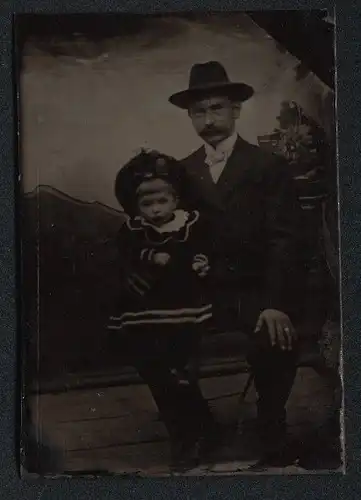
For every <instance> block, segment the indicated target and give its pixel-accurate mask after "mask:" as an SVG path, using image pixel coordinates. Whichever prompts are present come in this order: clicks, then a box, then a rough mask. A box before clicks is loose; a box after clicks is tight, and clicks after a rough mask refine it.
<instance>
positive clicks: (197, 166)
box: [188, 136, 252, 210]
mask: <svg viewBox="0 0 361 500" xmlns="http://www.w3.org/2000/svg"><path fill="white" fill-rule="evenodd" d="M251 149H252V146H250V145H249V144H248V143H247V142H246V141H244V140H243V139H242V138H241V137H239V136H238V139H237V142H236V144H235V146H234V149H233V151H232V154H231V156H230V157H229V158H228V161H227V164H226V166H225V168H224V170H223V172H222V174H221V176H220V178H219V179H218V182H217V183H214V181H213V179H212V176H211V173H210V170H209V167H208V165H206V164H205V159H206V153H205V148H204V147H202V148H200V149H199V150H198V151H196V153H194V155H192V160H191V162H190V163H189V164H188V172H189V174H190V176H191V177H192V179H193V182H194V183H195V184H196V186H197V188H198V192H199V193H200V195H201V196H202V198H203V199H204V200H205V201H206V202H207V203H210V204H211V205H212V206H214V207H216V208H218V209H220V210H224V209H225V208H226V206H227V201H228V200H229V199H230V195H231V193H232V191H233V190H234V189H235V188H236V187H237V185H238V184H239V182H240V180H242V179H244V178H245V177H246V175H248V173H249V172H250V171H251V170H252V169H251V167H252V153H251V152H250V150H251Z"/></svg>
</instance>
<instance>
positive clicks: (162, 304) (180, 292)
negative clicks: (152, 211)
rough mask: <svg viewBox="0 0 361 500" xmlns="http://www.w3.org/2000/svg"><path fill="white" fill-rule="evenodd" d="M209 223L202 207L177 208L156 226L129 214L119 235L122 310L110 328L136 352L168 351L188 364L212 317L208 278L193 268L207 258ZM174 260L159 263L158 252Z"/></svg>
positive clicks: (174, 362)
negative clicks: (167, 219)
mask: <svg viewBox="0 0 361 500" xmlns="http://www.w3.org/2000/svg"><path fill="white" fill-rule="evenodd" d="M209 238H210V234H209V227H208V224H207V223H206V222H205V221H204V220H203V219H202V217H201V215H200V214H199V212H198V211H192V212H186V211H184V210H176V211H175V213H174V217H173V219H172V220H171V221H170V222H168V223H167V224H165V225H164V226H162V227H161V228H156V227H154V226H152V225H150V224H149V223H148V222H146V221H145V220H144V219H143V218H141V217H135V218H133V219H127V221H126V222H125V223H124V225H123V227H122V228H121V230H120V231H119V235H118V247H119V252H120V259H121V269H122V273H121V274H122V276H121V279H120V281H121V284H122V286H121V292H120V295H119V306H118V307H117V313H115V314H114V315H113V316H111V317H110V318H109V324H108V329H109V330H111V331H112V332H113V334H114V335H117V333H119V334H120V335H124V334H125V337H124V342H125V344H126V345H125V346H124V348H125V349H127V350H128V351H129V349H130V351H131V352H132V355H133V356H138V357H139V356H141V357H142V356H146V357H147V356H151V357H154V356H167V357H168V359H169V361H170V365H173V366H176V365H177V364H178V365H182V364H184V360H185V359H186V358H187V357H188V355H189V350H190V349H192V347H191V346H192V345H193V346H195V345H196V344H197V341H198V340H197V339H199V333H200V332H201V331H202V330H203V328H204V325H205V324H207V322H208V321H209V320H210V318H211V316H212V305H211V304H210V302H209V300H208V298H207V293H206V281H207V280H206V278H202V277H200V276H198V274H197V273H196V271H195V270H194V269H193V267H194V263H195V261H197V260H207V258H208V255H207V253H208V251H209V247H210V245H209V244H208V241H209ZM159 252H161V253H167V254H169V255H170V261H169V262H168V263H167V264H166V265H165V266H160V265H157V264H155V263H154V262H153V260H152V258H153V256H154V253H159Z"/></svg>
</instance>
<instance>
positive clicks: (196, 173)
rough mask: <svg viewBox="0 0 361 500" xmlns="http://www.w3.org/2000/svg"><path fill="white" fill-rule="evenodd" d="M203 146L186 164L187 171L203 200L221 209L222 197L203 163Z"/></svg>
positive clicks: (204, 157) (204, 155)
mask: <svg viewBox="0 0 361 500" xmlns="http://www.w3.org/2000/svg"><path fill="white" fill-rule="evenodd" d="M205 159H206V153H205V148H204V147H202V148H200V149H199V150H198V151H197V152H196V153H195V155H194V156H193V158H192V162H191V163H190V164H189V165H188V167H189V168H188V173H189V174H190V176H191V177H192V180H193V182H194V183H195V185H196V188H197V190H198V192H199V194H200V195H201V196H202V198H203V200H205V201H206V202H207V203H209V204H211V205H212V206H214V207H216V208H218V209H222V199H221V196H220V193H219V191H218V186H217V185H216V184H215V183H214V182H213V179H212V176H211V173H210V170H209V167H208V165H206V164H205Z"/></svg>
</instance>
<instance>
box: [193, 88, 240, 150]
mask: <svg viewBox="0 0 361 500" xmlns="http://www.w3.org/2000/svg"><path fill="white" fill-rule="evenodd" d="M188 113H189V116H190V118H191V120H192V123H193V127H194V129H195V131H196V132H197V134H198V135H199V136H200V137H201V138H202V139H203V140H204V141H205V142H207V143H208V144H210V145H211V146H213V147H216V146H217V144H219V143H220V142H222V141H223V140H224V139H227V137H229V136H230V135H232V134H233V132H234V130H235V121H236V120H237V118H239V114H240V104H238V103H235V102H232V101H231V100H230V99H228V97H222V96H218V97H217V96H212V97H208V98H205V99H201V100H198V101H196V102H194V103H192V104H191V106H190V108H189V110H188Z"/></svg>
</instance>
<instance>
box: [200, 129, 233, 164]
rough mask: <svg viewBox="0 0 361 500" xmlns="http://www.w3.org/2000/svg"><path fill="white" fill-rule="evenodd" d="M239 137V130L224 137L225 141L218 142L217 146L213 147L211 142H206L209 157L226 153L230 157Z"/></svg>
mask: <svg viewBox="0 0 361 500" xmlns="http://www.w3.org/2000/svg"><path fill="white" fill-rule="evenodd" d="M237 138H238V135H237V132H233V134H232V135H230V136H229V137H227V139H224V141H222V142H220V143H219V144H217V146H216V148H213V147H212V146H211V145H210V144H207V143H205V151H206V156H207V158H212V157H214V156H215V155H216V156H218V155H225V156H227V157H229V156H230V154H231V153H232V151H233V148H234V146H235V144H236V142H237Z"/></svg>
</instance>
